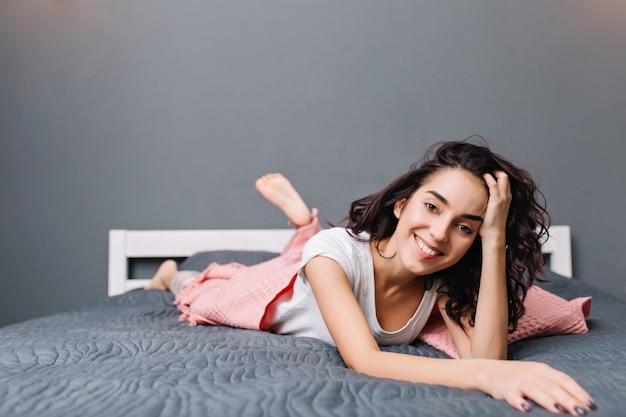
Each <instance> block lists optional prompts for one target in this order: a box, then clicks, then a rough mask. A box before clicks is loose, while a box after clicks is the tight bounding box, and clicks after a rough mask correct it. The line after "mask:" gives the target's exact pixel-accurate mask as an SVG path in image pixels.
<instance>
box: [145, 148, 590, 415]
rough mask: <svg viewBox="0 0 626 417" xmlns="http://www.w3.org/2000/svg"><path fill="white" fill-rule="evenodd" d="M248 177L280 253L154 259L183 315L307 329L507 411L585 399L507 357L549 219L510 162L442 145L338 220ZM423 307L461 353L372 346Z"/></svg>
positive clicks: (383, 368)
mask: <svg viewBox="0 0 626 417" xmlns="http://www.w3.org/2000/svg"><path fill="white" fill-rule="evenodd" d="M256 186H257V189H258V190H259V192H261V194H262V195H263V196H264V197H265V198H266V199H267V200H268V201H270V202H271V203H273V204H274V205H275V206H277V207H278V208H279V209H280V210H281V211H282V212H283V213H285V215H287V217H288V218H289V219H290V222H291V223H292V224H294V225H295V226H296V232H295V233H294V235H293V237H292V238H291V240H290V241H289V243H288V244H287V245H286V247H285V248H284V250H283V252H282V253H281V255H280V256H278V257H277V258H274V259H271V260H269V261H266V262H262V263H260V264H256V265H252V266H249V267H243V266H241V265H217V264H213V265H211V266H209V267H208V268H207V269H206V270H204V272H202V273H200V272H195V271H178V269H177V267H176V264H175V263H173V262H171V261H168V262H165V263H163V265H162V267H161V268H160V269H159V271H157V273H156V275H155V276H154V278H153V279H152V281H151V283H150V285H148V287H147V288H149V289H150V288H151V289H160V290H171V291H173V292H174V293H175V294H176V304H177V306H178V307H179V309H180V310H181V311H182V316H181V319H182V320H188V321H189V322H190V323H191V324H193V325H195V324H224V325H229V326H234V327H239V328H245V329H255V330H265V331H270V332H274V333H279V334H285V335H293V336H308V337H313V338H316V339H319V340H322V341H325V342H327V343H330V344H334V345H336V346H337V348H338V350H339V352H340V354H341V356H342V358H343V360H344V361H345V363H346V364H347V365H348V366H349V367H351V368H353V369H354V370H357V371H359V372H362V373H365V374H368V375H372V376H378V377H384V378H391V379H397V380H406V381H413V382H422V383H429V384H441V385H447V386H451V387H459V388H465V389H472V390H479V391H483V392H485V393H487V394H489V395H491V396H492V397H494V398H498V399H503V400H506V401H507V402H508V403H509V404H510V405H511V406H513V407H515V408H516V409H518V410H520V411H528V410H529V409H530V403H529V401H528V400H532V401H534V402H536V403H537V404H539V405H541V406H543V407H544V408H546V409H548V410H550V411H553V412H557V413H560V412H562V411H563V410H567V411H569V412H571V413H582V412H587V411H589V410H591V409H593V408H594V407H595V405H594V402H593V400H592V399H591V397H590V396H589V394H588V393H586V392H585V391H584V390H583V389H582V388H581V387H580V386H579V385H578V384H577V383H576V382H575V381H574V380H572V379H571V378H570V377H568V376H567V375H564V374H562V373H561V372H558V371H556V370H554V369H552V368H550V367H548V366H545V365H542V364H537V363H528V362H524V363H521V362H520V363H518V362H514V361H507V360H506V357H507V343H508V334H509V332H513V331H514V330H515V329H516V327H517V323H518V321H519V319H520V318H521V317H522V316H523V315H524V313H525V306H524V298H525V296H526V294H527V292H528V290H529V288H530V287H531V286H532V284H533V281H534V280H535V279H537V277H538V274H539V273H540V272H541V271H542V270H543V265H544V257H543V254H542V253H541V241H542V239H543V238H544V236H545V235H546V233H547V227H548V223H549V216H548V214H547V212H546V210H545V207H544V202H543V198H542V195H541V193H540V192H539V191H538V190H537V187H536V186H535V183H534V181H533V180H532V177H531V176H530V175H529V174H528V173H527V172H526V171H524V170H523V169H520V168H518V167H516V166H514V165H513V164H512V163H510V162H509V161H507V160H505V159H504V158H502V157H501V156H499V155H497V154H494V153H493V152H492V151H491V150H490V149H489V148H488V147H487V146H486V145H482V144H480V145H478V144H473V143H471V142H469V141H463V142H446V143H442V144H439V145H437V146H434V147H433V148H432V149H431V150H430V151H429V152H428V154H427V155H426V158H425V160H424V162H423V163H422V164H421V165H415V166H413V167H412V168H411V169H410V170H409V171H408V172H407V173H406V174H404V175H402V176H401V177H399V178H398V179H396V180H394V181H393V182H391V183H390V184H389V185H388V186H387V187H386V188H385V189H383V190H382V191H380V192H378V193H374V194H371V195H369V196H367V197H364V198H362V199H360V200H357V201H355V202H354V203H352V205H351V209H350V212H349V215H348V217H347V226H346V227H345V228H344V227H333V228H331V229H327V230H321V227H320V225H319V223H318V220H317V211H316V210H313V211H311V210H310V209H309V208H308V206H307V205H306V204H305V203H304V201H303V200H302V198H301V197H300V195H299V194H298V192H297V191H296V190H295V189H294V188H293V187H292V185H291V183H290V182H289V181H288V180H287V179H286V178H285V177H283V176H282V175H281V174H268V175H266V176H264V177H262V178H260V179H259V180H257V182H256ZM435 305H437V306H438V308H434V307H435ZM433 312H436V313H441V316H442V317H443V320H444V322H445V325H446V326H447V328H448V330H449V332H450V334H451V336H452V340H453V342H454V344H455V347H456V350H457V351H458V353H459V356H460V358H461V359H460V360H458V361H443V360H440V359H433V358H425V357H418V356H409V355H404V354H399V353H391V352H387V351H383V350H381V349H380V346H382V345H392V344H400V343H410V342H412V341H413V340H415V339H416V338H417V337H418V336H419V334H420V332H421V331H422V329H423V328H424V326H425V325H426V322H427V321H428V319H429V317H430V316H431V314H433Z"/></svg>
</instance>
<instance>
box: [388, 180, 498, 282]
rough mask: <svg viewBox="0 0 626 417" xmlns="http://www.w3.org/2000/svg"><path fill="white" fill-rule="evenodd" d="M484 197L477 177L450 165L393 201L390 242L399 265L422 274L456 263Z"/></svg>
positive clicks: (475, 231) (473, 231) (477, 220)
mask: <svg viewBox="0 0 626 417" xmlns="http://www.w3.org/2000/svg"><path fill="white" fill-rule="evenodd" d="M488 198H489V195H488V192H487V189H486V186H485V183H484V181H483V180H482V179H479V178H477V177H475V176H474V175H473V174H471V173H469V172H468V171H465V170H462V169H452V168H451V169H445V170H441V171H438V172H436V173H434V174H433V175H431V176H430V177H429V178H428V179H427V180H426V181H425V182H424V184H423V185H422V186H421V187H420V188H418V189H417V190H416V191H415V192H414V193H413V195H412V196H411V197H410V198H409V199H408V200H401V201H399V202H397V203H396V205H395V207H394V214H395V215H396V217H397V218H398V225H397V227H396V230H395V232H394V234H393V236H392V237H391V240H390V242H389V243H390V244H391V247H394V248H395V252H396V253H397V254H398V255H399V259H400V261H401V262H402V263H403V266H404V267H405V268H406V269H408V270H409V271H410V272H412V273H413V274H415V275H418V276H421V275H427V274H431V273H434V272H437V271H441V270H443V269H445V268H448V267H450V266H452V265H454V264H455V263H457V262H458V261H459V260H460V259H461V258H462V257H463V255H465V253H466V252H467V250H468V249H469V248H470V246H471V245H472V243H473V242H474V239H475V238H476V236H477V234H478V229H479V228H480V226H481V224H482V218H483V217H484V215H485V211H486V209H487V201H488ZM391 247H389V249H391ZM386 252H387V251H386Z"/></svg>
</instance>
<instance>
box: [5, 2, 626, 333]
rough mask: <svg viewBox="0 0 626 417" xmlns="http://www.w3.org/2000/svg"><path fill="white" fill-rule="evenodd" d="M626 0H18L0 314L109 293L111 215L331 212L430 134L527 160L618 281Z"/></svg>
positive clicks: (552, 203)
mask: <svg viewBox="0 0 626 417" xmlns="http://www.w3.org/2000/svg"><path fill="white" fill-rule="evenodd" d="M624 21H626V7H624V6H623V2H621V1H619V0H614V1H610V0H601V1H594V2H588V1H582V0H577V1H572V0H554V1H544V0H529V1H523V2H521V1H518V2H507V1H504V2H503V1H502V0H475V1H472V2H449V1H441V0H430V1H421V2H420V1H384V2H381V1H364V0H358V1H357V0H349V1H339V2H338V1H287V0H285V1H275V0H265V1H263V2H240V1H239V2H238V1H231V2H217V1H208V0H195V1H191V0H190V1H166V0H150V1H148V0H132V1H128V0H95V1H90V2H82V1H72V0H51V1H46V2H42V1H37V0H3V1H2V2H1V3H0V140H1V144H0V169H1V171H0V174H1V175H0V196H1V197H0V204H1V205H0V210H1V211H0V214H1V215H0V227H1V229H0V265H2V268H3V272H2V278H1V281H0V325H4V324H7V323H13V322H18V321H21V320H25V319H28V318H31V317H35V316H39V315H44V314H50V313H54V312H58V311H63V310H66V309H70V308H74V307H77V306H79V305H81V304H84V303H87V302H90V301H92V300H94V299H97V298H99V297H103V296H105V294H106V270H107V232H108V230H109V229H112V228H133V229H155V228H165V229H168V228H251V227H258V228H265V227H268V228H269V227H281V226H284V225H285V220H284V219H283V218H282V216H281V215H280V214H279V213H278V212H277V210H275V209H274V208H273V207H271V206H270V205H269V204H268V203H266V202H265V201H263V199H262V198H261V197H260V196H258V195H257V194H256V192H255V191H254V188H253V181H254V179H255V178H256V177H257V176H258V175H260V174H262V173H265V172H269V171H280V172H284V173H286V174H287V175H288V176H289V177H290V178H292V180H293V182H294V183H295V185H296V186H297V187H298V188H299V189H300V190H301V192H302V194H303V196H304V197H305V198H306V199H307V200H308V201H309V202H310V203H311V204H312V205H314V206H317V207H319V208H320V210H321V214H322V218H323V219H328V220H330V221H334V222H337V221H339V220H340V219H341V218H342V217H343V215H344V214H345V213H346V210H347V207H348V204H349V203H350V201H352V200H353V199H355V198H357V197H360V196H362V195H363V194H365V193H369V192H371V191H374V190H376V189H378V188H379V187H382V186H383V185H385V184H386V183H387V182H388V181H389V180H391V179H392V178H393V177H395V176H396V175H398V174H400V173H402V172H403V171H404V170H405V169H406V168H407V167H408V166H409V165H410V164H411V163H412V162H414V161H416V160H417V159H418V158H419V157H420V156H421V154H422V152H423V151H424V150H425V149H426V147H427V146H428V145H429V144H431V143H432V142H435V141H438V140H443V139H460V138H464V137H466V136H469V135H471V134H473V133H479V134H481V135H483V136H484V137H485V138H486V139H487V140H488V141H490V143H491V144H492V145H493V147H494V148H495V149H496V150H498V151H500V152H502V153H503V154H505V155H507V156H510V157H512V158H513V159H515V160H516V161H517V162H518V163H520V164H522V165H524V166H525V167H527V168H528V169H529V170H530V171H532V172H533V173H534V174H535V176H536V178H537V180H538V181H539V183H540V185H541V187H542V189H543V190H544V192H545V195H546V197H547V199H548V203H549V208H550V210H551V213H552V215H553V220H554V223H555V224H570V225H571V226H572V227H573V244H574V252H575V265H574V269H575V271H574V272H575V275H576V277H577V278H578V279H580V280H583V281H586V282H589V283H591V284H593V285H595V286H598V287H601V288H603V289H605V290H607V291H610V292H612V293H615V294H617V295H618V296H620V297H622V298H623V297H624V286H625V285H626V282H625V273H624V271H626V243H625V241H626V239H625V238H624V237H625V232H626V226H625V225H626V222H625V221H624V219H623V209H624V207H625V197H624V193H623V185H622V184H623V179H624V178H626V164H625V163H624V156H625V155H626V144H625V142H624V136H625V133H626V117H625V113H626V25H624V24H623V22H624Z"/></svg>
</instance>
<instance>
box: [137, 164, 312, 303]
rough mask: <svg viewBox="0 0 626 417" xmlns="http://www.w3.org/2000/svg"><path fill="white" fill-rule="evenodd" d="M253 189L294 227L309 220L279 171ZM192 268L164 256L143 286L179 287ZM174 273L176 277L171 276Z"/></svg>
mask: <svg viewBox="0 0 626 417" xmlns="http://www.w3.org/2000/svg"><path fill="white" fill-rule="evenodd" d="M255 185H256V189H257V190H258V191H259V192H260V193H261V195H263V197H265V198H266V199H267V200H268V201H269V202H270V203H272V204H274V205H275V206H276V207H278V208H279V209H280V210H281V211H282V212H283V213H285V215H286V216H287V218H288V219H289V222H290V223H291V224H293V225H295V226H296V227H301V226H306V225H308V224H310V223H311V221H312V220H313V213H312V212H311V210H309V208H308V207H307V205H306V203H305V202H304V200H302V197H300V194H299V193H298V192H297V191H296V189H295V188H293V185H291V182H289V180H288V179H287V178H285V177H284V176H283V175H282V174H267V175H264V176H262V177H261V178H259V179H258V180H256V183H255ZM189 272H193V274H195V275H196V276H197V274H199V272H196V271H179V270H178V266H177V264H176V262H175V261H173V260H167V261H165V262H163V263H162V264H161V266H160V267H159V269H158V270H157V272H156V273H155V274H154V276H153V277H152V280H151V281H150V283H149V284H148V285H147V286H146V287H145V289H147V290H149V289H158V290H163V291H173V292H174V293H178V292H180V290H181V289H182V288H183V287H184V286H185V285H187V284H189V283H190V282H192V281H193V279H189V278H190V277H191V274H190V273H189ZM175 277H176V279H175Z"/></svg>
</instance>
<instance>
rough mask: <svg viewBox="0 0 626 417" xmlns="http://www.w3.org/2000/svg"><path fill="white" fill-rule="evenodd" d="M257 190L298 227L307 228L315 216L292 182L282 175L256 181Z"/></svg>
mask: <svg viewBox="0 0 626 417" xmlns="http://www.w3.org/2000/svg"><path fill="white" fill-rule="evenodd" d="M255 185H256V189H257V190H258V191H259V192H260V193H261V195H263V197H265V198H266V199H267V200H268V201H269V202H270V203H272V204H274V205H275V206H276V207H278V208H279V209H280V210H281V211H282V212H283V213H285V215H286V216H287V218H288V219H289V222H290V223H292V224H293V225H295V226H296V227H300V226H306V225H307V224H309V223H311V220H313V214H312V213H311V210H309V208H308V207H307V205H306V203H305V202H304V200H302V197H300V194H298V192H297V191H296V189H295V188H293V186H292V185H291V182H289V180H288V179H287V178H285V177H284V176H283V175H282V174H267V175H264V176H262V177H261V178H259V179H258V180H256V183H255Z"/></svg>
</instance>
